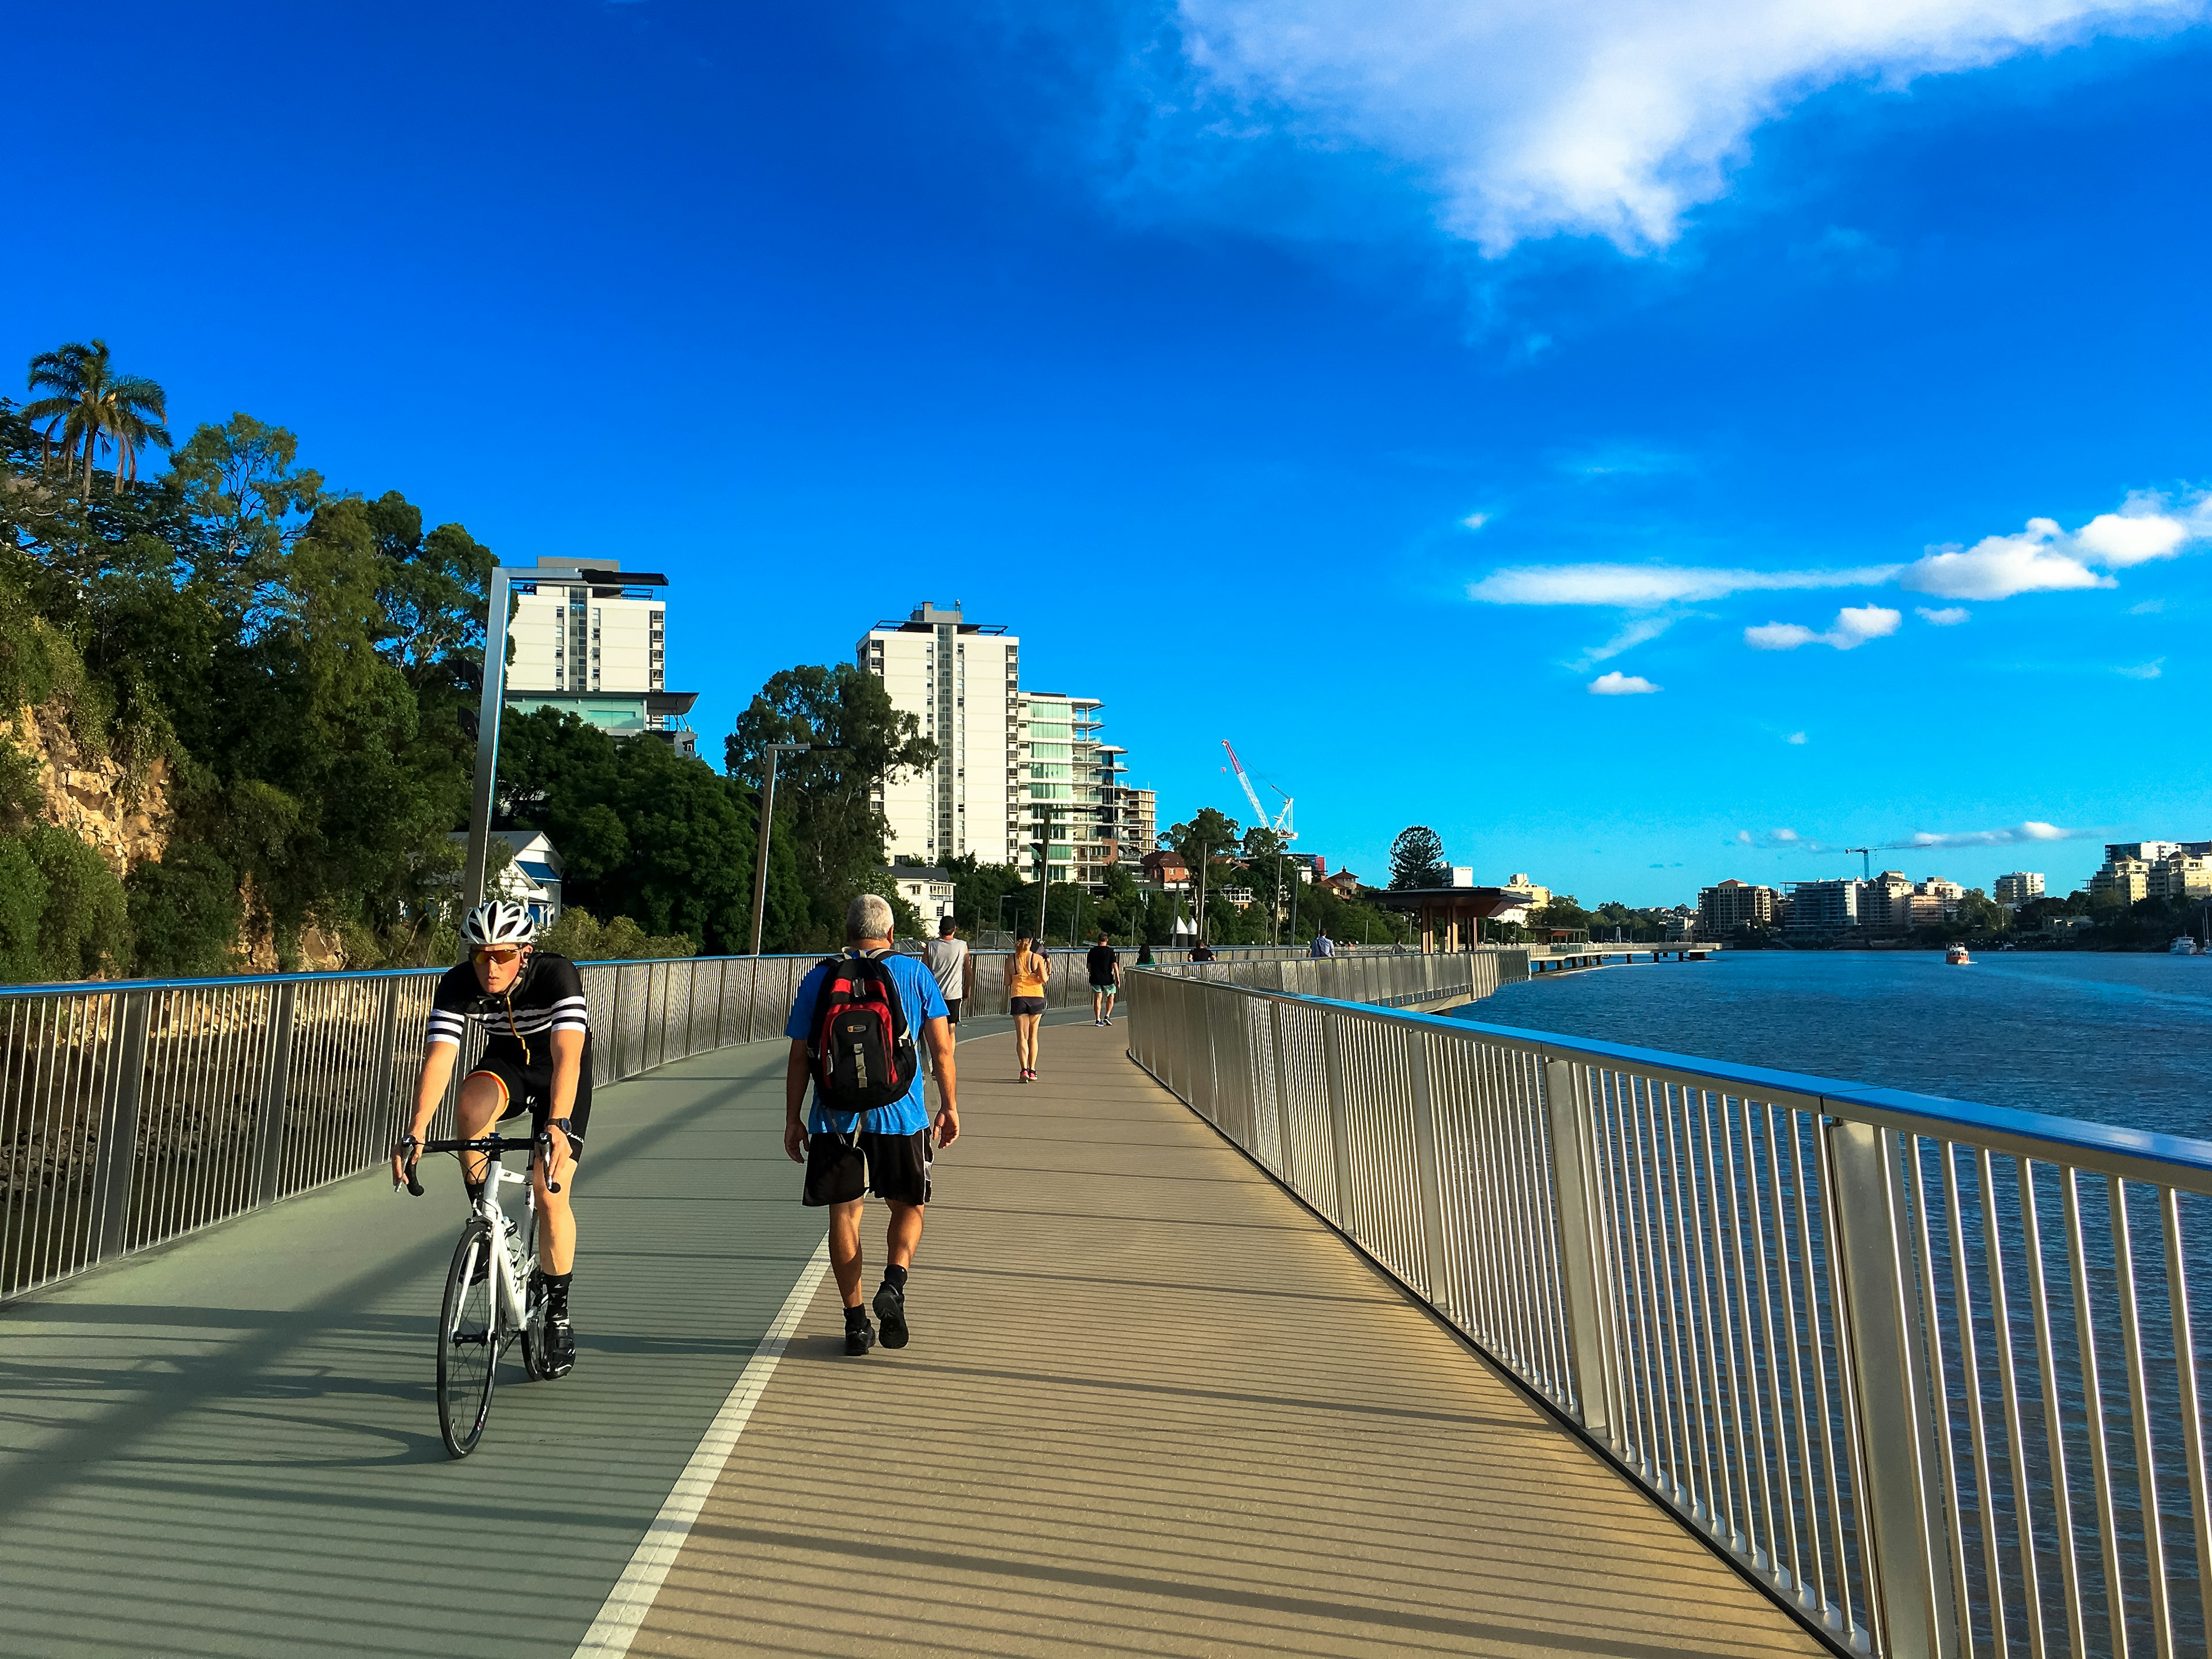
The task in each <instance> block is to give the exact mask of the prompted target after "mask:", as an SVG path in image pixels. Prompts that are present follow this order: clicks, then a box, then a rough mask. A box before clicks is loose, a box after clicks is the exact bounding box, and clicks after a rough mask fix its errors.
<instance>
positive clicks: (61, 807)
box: [0, 703, 175, 876]
mask: <svg viewBox="0 0 2212 1659" xmlns="http://www.w3.org/2000/svg"><path fill="white" fill-rule="evenodd" d="M0 735H4V736H5V737H6V738H8V740H9V742H10V743H12V744H14V745H15V748H16V750H18V751H19V752H20V753H21V754H23V755H24V756H26V757H27V758H28V759H29V760H30V761H31V762H32V763H33V765H35V766H36V767H37V769H38V784H37V787H38V796H39V815H40V817H43V818H45V819H46V822H48V823H58V824H59V825H60V826H61V827H62V828H63V829H68V830H71V831H73V832H74V833H75V834H76V835H77V836H79V837H80V838H82V840H83V841H84V842H86V843H87V844H88V845H90V846H92V847H94V848H97V849H98V850H99V852H100V856H101V857H102V858H104V859H106V860H107V864H108V867H109V868H110V869H112V870H113V871H114V872H115V873H116V874H117V875H118V876H124V875H128V874H129V873H130V872H131V866H133V865H136V864H140V863H143V862H144V861H145V860H148V859H158V858H160V857H161V854H162V852H163V851H164V850H165V849H166V848H167V847H168V844H169V832H170V829H171V827H172V825H173V822H174V818H175V814H174V812H173V810H172V808H171V807H170V805H169V790H168V783H169V768H168V762H167V759H165V758H164V757H161V756H158V755H157V756H155V757H154V758H153V759H152V760H151V761H149V762H148V763H146V765H145V767H144V768H143V769H142V770H140V771H138V772H137V773H135V774H134V773H132V772H131V771H130V770H128V769H125V767H123V766H122V765H121V764H119V763H118V762H117V761H116V760H115V759H114V758H113V757H112V756H99V755H88V754H87V753H86V752H85V751H84V750H83V747H82V745H81V744H79V743H78V742H77V739H76V733H75V732H72V731H70V725H69V718H68V715H67V714H66V712H65V711H64V710H63V709H61V708H57V707H55V706H54V705H53V704H51V703H48V704H44V705H40V706H39V707H36V708H33V707H30V706H28V705H26V706H25V707H23V708H19V709H17V710H16V711H15V717H14V718H13V719H12V720H0Z"/></svg>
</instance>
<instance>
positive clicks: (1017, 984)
mask: <svg viewBox="0 0 2212 1659" xmlns="http://www.w3.org/2000/svg"><path fill="white" fill-rule="evenodd" d="M1030 943H1031V941H1030V939H1029V937H1028V935H1026V934H1024V935H1023V936H1022V937H1021V938H1019V939H1016V940H1015V941H1014V953H1013V955H1012V956H1010V957H1007V958H1006V1006H1007V1007H1008V1008H1009V1009H1010V1010H1011V1011H1012V1013H1013V1016H1014V1060H1015V1063H1016V1064H1017V1065H1018V1066H1020V1067H1021V1070H1022V1081H1023V1082H1024V1083H1035V1082H1036V1062H1037V1027H1038V1025H1039V1024H1042V1021H1043V1019H1044V985H1045V980H1046V978H1047V977H1048V975H1050V974H1051V972H1052V961H1051V958H1050V957H1047V956H1046V955H1045V953H1044V952H1043V951H1036V950H1032V949H1030Z"/></svg>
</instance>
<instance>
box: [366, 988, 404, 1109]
mask: <svg viewBox="0 0 2212 1659" xmlns="http://www.w3.org/2000/svg"><path fill="white" fill-rule="evenodd" d="M398 1060H399V981H398V979H397V978H396V977H395V978H392V979H387V980H386V981H384V998H383V1006H381V1007H380V1009H378V1011H377V1017H376V1070H375V1071H374V1073H371V1076H372V1077H373V1078H374V1079H375V1080H374V1082H373V1083H371V1084H370V1085H369V1087H370V1089H371V1091H372V1093H371V1095H370V1100H371V1103H372V1105H373V1107H374V1109H375V1110H376V1111H378V1112H386V1111H389V1110H391V1109H392V1097H393V1096H394V1095H395V1094H396V1093H398V1089H397V1087H396V1085H397V1083H398V1079H395V1078H394V1077H393V1076H392V1068H393V1067H394V1066H397V1065H398ZM404 1110H405V1107H404V1106H403V1107H402V1108H401V1111H402V1112H404ZM398 1127H399V1126H398V1125H397V1124H395V1125H394V1126H393V1130H394V1133H393V1135H392V1139H395V1140H396V1139H398Z"/></svg>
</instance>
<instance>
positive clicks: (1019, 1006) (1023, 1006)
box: [1006, 997, 1044, 1014]
mask: <svg viewBox="0 0 2212 1659" xmlns="http://www.w3.org/2000/svg"><path fill="white" fill-rule="evenodd" d="M1006 1002H1007V1006H1010V1007H1011V1008H1012V1009H1013V1011H1014V1012H1016V1013H1018V1014H1041V1013H1042V1012H1044V999H1043V998H1042V997H1009V998H1007V999H1006Z"/></svg>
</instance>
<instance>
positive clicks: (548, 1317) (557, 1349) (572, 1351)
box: [545, 1308, 576, 1376]
mask: <svg viewBox="0 0 2212 1659" xmlns="http://www.w3.org/2000/svg"><path fill="white" fill-rule="evenodd" d="M575 1365H576V1328H575V1327H574V1326H573V1325H571V1324H570V1323H569V1322H568V1310H567V1309H566V1308H563V1309H562V1310H561V1311H560V1312H558V1313H555V1312H554V1311H553V1310H550V1308H549V1309H548V1310H546V1313H545V1375H546V1376H568V1373H569V1372H570V1371H572V1370H574V1369H575Z"/></svg>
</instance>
